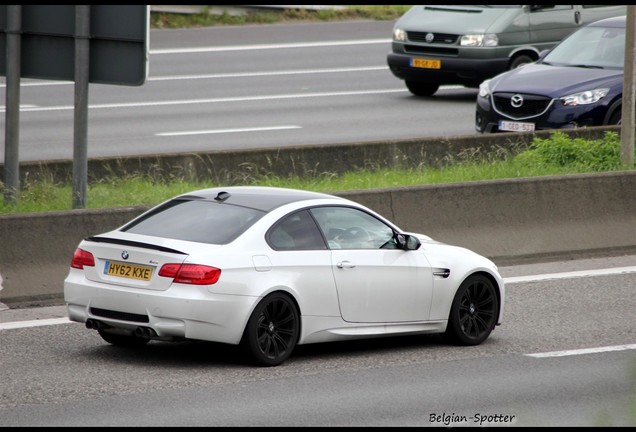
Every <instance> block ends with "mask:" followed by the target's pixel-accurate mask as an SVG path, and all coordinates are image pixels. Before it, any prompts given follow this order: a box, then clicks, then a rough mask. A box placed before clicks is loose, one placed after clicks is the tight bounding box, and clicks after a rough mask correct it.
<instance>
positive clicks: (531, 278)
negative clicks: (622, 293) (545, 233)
mask: <svg viewBox="0 0 636 432" xmlns="http://www.w3.org/2000/svg"><path fill="white" fill-rule="evenodd" d="M627 273H636V266H630V267H615V268H609V269H598V270H580V271H572V272H562V273H548V274H539V275H528V276H515V277H508V278H504V282H505V283H506V285H507V284H514V283H524V282H536V281H544V280H551V279H573V278H580V277H591V276H606V275H616V274H627Z"/></svg>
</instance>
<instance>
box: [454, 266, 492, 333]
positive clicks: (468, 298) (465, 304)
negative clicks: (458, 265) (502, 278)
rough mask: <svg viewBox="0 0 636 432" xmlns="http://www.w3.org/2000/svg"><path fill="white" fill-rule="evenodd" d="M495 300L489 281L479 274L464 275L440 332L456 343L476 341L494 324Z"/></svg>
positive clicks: (490, 330)
mask: <svg viewBox="0 0 636 432" xmlns="http://www.w3.org/2000/svg"><path fill="white" fill-rule="evenodd" d="M498 311H499V301H498V299H497V293H496V291H495V286H494V285H493V283H492V281H491V280H490V279H488V278H487V277H486V276H483V275H473V276H470V277H468V278H467V279H466V280H465V281H464V282H463V283H462V284H461V285H460V287H459V289H458V290H457V293H456V294H455V298H454V299H453V304H452V306H451V311H450V315H449V318H448V327H447V329H446V333H445V334H444V336H445V337H446V339H447V340H448V341H449V342H451V343H454V344H458V345H479V344H480V343H482V342H483V341H485V340H486V339H487V338H488V336H489V335H490V333H491V332H492V330H493V329H494V327H495V324H496V321H497V313H498Z"/></svg>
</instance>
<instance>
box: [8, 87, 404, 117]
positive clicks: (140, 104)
mask: <svg viewBox="0 0 636 432" xmlns="http://www.w3.org/2000/svg"><path fill="white" fill-rule="evenodd" d="M406 91H407V90H406V89H388V90H363V91H346V92H328V93H299V94H286V95H273V96H247V97H231V98H212V99H187V100H173V101H157V102H129V103H116V104H97V105H89V106H88V108H89V109H105V108H139V107H149V106H173V105H194V104H211V103H228V102H253V101H268V100H280V99H302V98H315V97H332V96H364V95H373V94H383V93H404V92H406ZM73 109H75V107H74V106H73V105H59V106H50V107H36V108H29V107H26V108H24V109H21V110H20V111H21V112H32V111H65V110H66V111H70V110H73ZM0 112H4V107H3V108H2V109H0Z"/></svg>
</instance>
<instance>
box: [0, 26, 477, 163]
mask: <svg viewBox="0 0 636 432" xmlns="http://www.w3.org/2000/svg"><path fill="white" fill-rule="evenodd" d="M392 26H393V22H392V21H354V22H334V23H304V24H302V23H301V24H283V25H265V26H228V27H211V28H200V29H183V30H151V31H150V37H149V46H150V56H149V75H148V79H147V81H146V82H145V84H144V85H142V86H116V85H103V84H91V85H90V88H89V95H88V101H89V102H88V103H89V111H88V149H87V151H88V157H89V158H96V157H117V156H123V155H137V154H155V153H176V152H197V151H216V150H242V149H253V148H276V147H283V146H297V145H301V146H302V145H313V144H340V143H351V142H366V141H378V140H395V139H403V138H404V139H408V138H419V137H423V136H439V137H445V138H447V137H449V136H457V135H473V134H476V132H475V130H474V126H473V121H474V120H473V119H474V105H475V98H476V94H477V91H476V90H475V89H465V88H463V87H452V86H451V87H444V88H442V89H441V90H440V91H439V93H438V94H437V95H436V96H435V97H434V98H430V99H422V98H417V97H414V96H412V95H411V94H410V93H409V92H408V91H407V90H406V87H405V86H404V84H403V82H402V81H400V80H398V79H397V78H395V77H394V76H393V75H392V74H391V72H390V71H389V70H388V67H387V65H386V54H387V53H388V52H389V50H390V36H391V29H392ZM21 83H22V86H21V91H20V105H21V112H20V132H19V136H20V146H19V158H20V160H21V161H37V160H60V159H62V160H71V159H72V157H73V122H74V84H73V83H71V82H63V81H41V80H29V79H23V80H22V81H21ZM5 90H6V88H5V86H4V83H3V81H0V97H1V98H2V99H1V100H2V102H0V103H1V104H4V102H5V101H6V97H5V93H6V92H5ZM2 112H4V107H2V109H0V128H1V129H2V130H4V129H5V116H4V115H1V114H2ZM4 144H5V143H4V140H2V142H1V143H0V163H4V157H5V150H4Z"/></svg>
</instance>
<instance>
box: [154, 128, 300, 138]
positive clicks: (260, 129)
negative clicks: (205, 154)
mask: <svg viewBox="0 0 636 432" xmlns="http://www.w3.org/2000/svg"><path fill="white" fill-rule="evenodd" d="M287 129H302V126H271V127H258V128H240V129H210V130H200V131H185V132H161V133H158V134H155V135H156V136H186V135H208V134H222V133H236V132H262V131H272V130H287Z"/></svg>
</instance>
